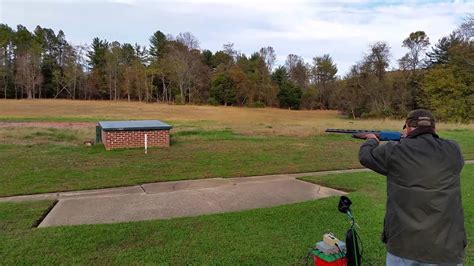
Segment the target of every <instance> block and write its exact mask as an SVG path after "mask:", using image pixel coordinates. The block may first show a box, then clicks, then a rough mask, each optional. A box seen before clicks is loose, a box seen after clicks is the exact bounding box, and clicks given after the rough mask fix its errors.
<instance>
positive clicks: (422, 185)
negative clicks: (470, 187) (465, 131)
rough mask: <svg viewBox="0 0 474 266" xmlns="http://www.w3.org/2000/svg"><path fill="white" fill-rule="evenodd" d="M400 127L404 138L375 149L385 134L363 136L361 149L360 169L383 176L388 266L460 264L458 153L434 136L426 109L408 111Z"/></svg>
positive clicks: (461, 214) (463, 239) (461, 230)
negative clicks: (385, 182) (385, 196)
mask: <svg viewBox="0 0 474 266" xmlns="http://www.w3.org/2000/svg"><path fill="white" fill-rule="evenodd" d="M403 129H404V135H405V137H403V138H401V139H399V141H389V142H387V143H386V144H385V145H379V142H380V140H384V135H383V134H381V133H377V132H364V133H363V134H364V135H363V138H365V139H367V141H366V142H365V143H363V144H362V146H361V147H360V150H359V161H360V163H361V164H362V165H364V166H365V167H367V168H370V169H372V170H373V171H375V172H377V173H380V174H382V175H385V176H387V203H386V212H385V219H384V228H383V234H382V241H383V242H384V243H385V244H386V247H387V259H386V262H387V265H388V266H394V265H413V266H414V265H462V263H463V259H464V248H465V247H466V244H467V240H466V232H465V229H464V212H463V207H462V202H461V190H460V173H461V170H462V168H463V166H464V160H463V156H462V154H461V150H460V148H459V146H458V144H457V143H456V142H454V141H451V140H445V139H441V138H439V137H438V135H437V134H436V131H435V119H434V117H433V115H432V114H431V113H430V112H428V111H426V110H423V109H419V110H415V111H412V112H410V114H409V115H408V117H407V119H406V121H405V125H404V127H403ZM359 133H360V132H359ZM354 134H355V135H354V137H357V136H358V135H357V134H358V133H354ZM400 135H401V134H400Z"/></svg>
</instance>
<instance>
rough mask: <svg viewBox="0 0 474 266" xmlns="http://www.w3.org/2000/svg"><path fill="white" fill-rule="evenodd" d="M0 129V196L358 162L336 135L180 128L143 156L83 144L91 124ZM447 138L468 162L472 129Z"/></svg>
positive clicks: (351, 143)
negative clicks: (164, 143) (164, 145)
mask: <svg viewBox="0 0 474 266" xmlns="http://www.w3.org/2000/svg"><path fill="white" fill-rule="evenodd" d="M2 132H3V133H2ZM2 134H3V135H4V136H6V135H9V134H10V135H13V136H12V137H11V139H10V138H9V137H4V138H3V141H4V142H6V143H4V144H0V168H1V169H2V171H0V182H1V183H2V186H0V196H8V195H20V194H32V193H44V192H55V191H70V190H81V189H93V188H104V187H116V186H125V185H135V184H142V183H149V182H159V181H172V180H183V179H199V178H209V177H235V176H252V175H264V174H279V173H298V172H312V171H322V170H334V169H347V168H358V167H361V166H360V164H359V162H358V158H357V156H358V149H359V146H360V144H361V143H362V142H361V141H360V140H355V139H352V138H350V136H347V135H338V134H324V135H315V136H310V137H289V136H262V135H259V136H249V135H240V134H237V133H234V132H233V131H231V130H229V129H225V130H207V131H206V130H197V129H182V130H180V131H177V132H173V133H172V136H171V140H172V145H171V147H170V148H151V149H149V151H148V154H144V152H143V150H142V149H122V150H113V151H106V150H105V149H104V147H103V146H102V145H94V146H92V147H86V146H84V145H83V143H82V142H83V141H84V139H85V138H86V137H88V138H89V139H92V138H93V137H91V136H94V134H95V131H94V129H93V128H91V129H80V130H72V129H47V128H35V129H29V128H21V129H12V130H10V129H5V130H3V131H2V130H0V136H2ZM89 135H91V136H89ZM448 135H449V137H450V138H453V139H456V140H458V142H459V143H460V144H461V147H462V149H463V152H464V155H465V158H466V159H474V145H473V144H472V136H473V135H474V134H473V132H472V131H466V132H464V131H462V132H449V133H448ZM8 141H10V142H11V143H9V142H8Z"/></svg>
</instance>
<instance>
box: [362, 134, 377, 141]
mask: <svg viewBox="0 0 474 266" xmlns="http://www.w3.org/2000/svg"><path fill="white" fill-rule="evenodd" d="M365 138H366V139H375V140H376V141H377V142H380V140H379V138H378V137H377V135H375V134H367V135H365Z"/></svg>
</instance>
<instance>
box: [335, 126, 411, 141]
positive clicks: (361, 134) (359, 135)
mask: <svg viewBox="0 0 474 266" xmlns="http://www.w3.org/2000/svg"><path fill="white" fill-rule="evenodd" d="M326 132H329V133H341V134H352V137H353V138H356V139H366V138H367V134H374V135H376V136H377V137H378V138H379V140H380V141H390V140H392V141H400V139H401V138H402V133H400V132H396V131H379V130H364V129H362V130H358V129H334V128H328V129H326Z"/></svg>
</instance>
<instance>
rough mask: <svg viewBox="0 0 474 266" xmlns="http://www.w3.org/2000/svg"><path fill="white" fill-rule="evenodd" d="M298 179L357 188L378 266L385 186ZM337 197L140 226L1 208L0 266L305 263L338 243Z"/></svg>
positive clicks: (470, 211)
mask: <svg viewBox="0 0 474 266" xmlns="http://www.w3.org/2000/svg"><path fill="white" fill-rule="evenodd" d="M472 176H474V165H466V167H465V169H464V171H463V175H462V197H463V204H464V210H465V225H466V230H467V233H468V238H469V241H468V248H467V250H466V254H467V255H468V257H467V259H466V261H465V264H464V265H474V261H473V259H474V257H473V254H474V226H473V225H474V193H472V190H471V188H472V187H473V186H474V179H473V178H472ZM304 180H307V181H311V182H315V183H318V184H324V185H328V186H332V187H336V188H344V189H347V190H355V191H354V192H351V193H350V194H349V197H350V198H351V200H352V201H353V212H354V215H355V217H356V219H357V222H358V224H359V225H360V230H359V234H360V235H361V237H362V241H363V246H364V258H365V259H364V265H384V260H385V248H384V246H383V244H382V243H381V242H380V233H381V230H382V219H383V214H384V208H385V198H386V192H385V180H384V177H382V176H380V175H377V174H369V173H356V174H343V175H330V176H323V177H305V178H304ZM337 202H338V198H336V197H333V198H326V199H322V200H316V201H308V202H304V203H298V204H291V205H284V206H278V207H273V208H267V209H257V210H251V211H243V212H236V213H225V214H216V215H206V216H199V217H188V218H178V219H171V220H157V221H146V222H133V223H120V224H109V225H82V226H64V227H50V228H41V229H39V228H31V226H32V224H34V223H35V221H36V220H37V219H38V218H39V217H40V216H41V215H42V213H43V212H44V211H45V210H46V209H47V208H48V206H49V205H50V204H51V202H24V203H0V257H1V258H2V261H1V262H0V264H5V265H10V264H180V265H182V264H221V265H222V264H223V265H235V264H246V265H249V264H251V265H270V264H271V265H292V264H293V265H294V264H304V261H305V259H304V256H305V254H306V253H307V251H308V249H309V248H310V247H311V246H312V245H313V244H314V243H315V242H316V241H318V240H319V239H320V238H321V235H322V234H323V233H324V232H326V231H327V230H330V231H332V232H333V233H335V234H336V235H337V236H339V237H342V236H343V235H344V232H345V230H346V229H347V227H348V225H349V223H348V221H347V219H346V217H345V216H344V215H343V214H341V213H339V212H338V211H337Z"/></svg>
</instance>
